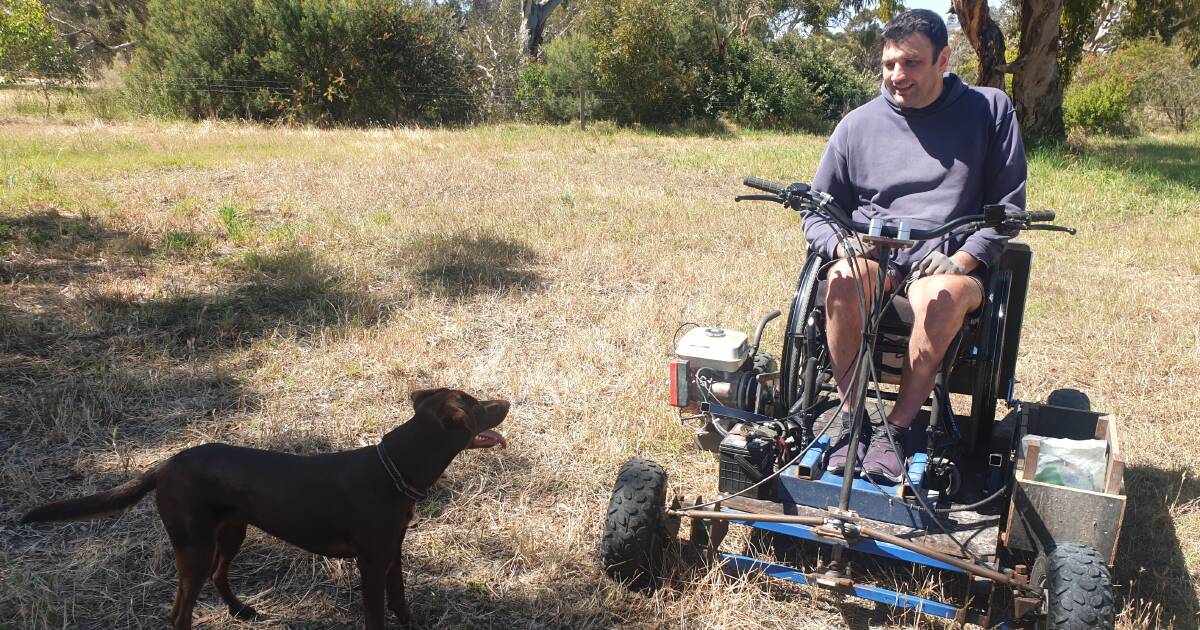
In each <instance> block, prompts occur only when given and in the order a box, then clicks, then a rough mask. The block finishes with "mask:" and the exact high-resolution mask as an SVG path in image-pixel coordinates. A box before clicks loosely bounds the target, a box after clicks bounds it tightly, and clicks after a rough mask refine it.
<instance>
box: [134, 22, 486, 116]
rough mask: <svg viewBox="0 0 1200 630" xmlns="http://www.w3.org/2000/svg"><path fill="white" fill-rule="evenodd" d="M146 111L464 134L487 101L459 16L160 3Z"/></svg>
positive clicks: (149, 45)
mask: <svg viewBox="0 0 1200 630" xmlns="http://www.w3.org/2000/svg"><path fill="white" fill-rule="evenodd" d="M148 11H149V18H148V21H147V23H146V24H145V26H144V27H143V28H142V29H141V31H140V33H139V34H138V41H139V49H138V51H137V54H136V55H135V57H134V62H133V66H132V68H131V71H130V74H129V81H128V85H129V87H130V89H131V92H132V93H133V94H134V95H135V96H137V97H139V99H138V100H139V101H140V103H141V105H142V107H143V109H146V110H149V111H151V112H158V113H175V114H181V115H185V116H190V117H204V116H245V117H249V118H256V119H283V120H291V121H299V122H316V123H349V124H374V123H396V122H419V123H457V122H463V121H465V120H468V119H469V118H470V117H471V116H472V114H473V113H474V111H475V107H476V106H477V98H476V95H475V94H474V92H473V91H472V89H471V86H472V85H473V83H474V81H473V76H472V74H471V71H470V69H469V65H468V63H467V60H466V58H465V56H464V55H462V54H461V53H460V51H459V49H458V45H457V41H456V37H455V30H454V24H453V21H452V16H451V14H450V13H449V12H448V11H447V10H444V9H439V8H437V7H430V6H427V5H425V4H423V3H419V2H415V1H414V2H392V1H388V0H151V2H150V5H149V9H148Z"/></svg>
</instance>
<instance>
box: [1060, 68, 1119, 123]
mask: <svg viewBox="0 0 1200 630" xmlns="http://www.w3.org/2000/svg"><path fill="white" fill-rule="evenodd" d="M1133 94H1134V90H1133V83H1132V82H1131V81H1129V80H1128V79H1126V78H1123V77H1120V76H1115V75H1114V76H1104V77H1102V78H1098V79H1096V80H1091V81H1086V82H1078V83H1075V84H1073V85H1072V86H1071V87H1070V89H1068V90H1067V94H1066V96H1065V97H1064V98H1063V122H1064V123H1065V124H1066V126H1067V128H1068V129H1082V130H1084V131H1088V132H1091V133H1112V134H1118V133H1126V132H1128V131H1129V130H1130V125H1129V123H1128V121H1129V116H1130V114H1131V113H1132V112H1133V109H1134V106H1135V104H1136V101H1135V99H1134V97H1133Z"/></svg>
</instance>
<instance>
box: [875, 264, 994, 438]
mask: <svg viewBox="0 0 1200 630" xmlns="http://www.w3.org/2000/svg"><path fill="white" fill-rule="evenodd" d="M908 301H909V303H911V304H912V309H913V331H912V336H911V337H909V338H908V356H907V357H905V359H904V369H903V373H902V375H901V377H900V393H899V395H898V396H897V399H896V406H895V407H893V408H892V413H891V414H890V415H889V416H888V422H891V423H892V424H894V425H896V426H899V427H907V426H909V425H911V424H912V421H913V419H914V418H916V417H917V412H919V411H920V410H921V406H922V405H924V404H925V401H926V400H927V399H928V398H929V393H930V392H931V391H933V381H934V378H935V377H936V376H937V372H938V369H940V368H941V365H942V357H944V356H945V354H946V350H947V349H949V347H950V342H951V341H953V340H954V336H955V335H956V334H958V331H959V329H961V328H962V325H963V320H964V319H965V318H966V316H967V313H970V312H971V311H973V310H975V309H977V308H979V305H980V304H982V303H983V290H982V288H981V287H980V284H979V281H978V280H976V279H975V278H973V277H971V276H951V275H937V276H927V277H925V278H921V279H919V280H916V281H915V282H913V283H912V285H911V286H910V287H909V288H908Z"/></svg>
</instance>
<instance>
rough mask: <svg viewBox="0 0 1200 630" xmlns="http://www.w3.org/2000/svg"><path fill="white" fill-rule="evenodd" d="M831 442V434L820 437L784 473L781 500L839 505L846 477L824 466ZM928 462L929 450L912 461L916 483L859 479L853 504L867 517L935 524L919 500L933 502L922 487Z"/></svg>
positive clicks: (923, 525) (898, 522) (817, 505)
mask: <svg viewBox="0 0 1200 630" xmlns="http://www.w3.org/2000/svg"><path fill="white" fill-rule="evenodd" d="M829 442H830V440H829V437H828V436H824V437H822V438H821V439H819V440H817V442H816V444H814V445H813V446H812V448H810V449H808V452H806V453H805V454H804V456H803V457H801V458H800V461H799V462H797V463H796V464H795V465H792V466H789V467H788V468H787V469H786V470H784V471H783V473H782V474H780V476H779V499H780V501H781V502H783V503H794V504H796V505H806V506H809V507H814V508H818V509H825V508H829V507H830V506H836V505H837V504H838V495H839V493H840V492H841V490H842V476H841V475H835V474H833V473H831V472H827V471H825V470H824V469H823V468H822V464H823V462H824V461H825V451H826V450H827V449H828V448H829ZM926 462H927V457H926V455H925V453H917V454H915V455H913V457H912V461H911V462H910V463H909V465H908V479H909V480H911V481H912V485H909V484H906V483H900V484H893V485H883V484H876V483H872V482H870V481H867V480H865V479H855V480H854V485H853V488H852V490H851V496H850V505H851V506H852V507H853V509H854V511H855V512H856V513H857V514H858V515H859V516H862V517H864V518H869V519H874V520H878V521H883V522H885V523H893V524H895V525H904V526H906V527H915V528H921V529H924V528H927V527H931V526H933V520H932V519H931V518H930V517H929V514H928V513H927V512H925V510H924V508H923V507H922V506H921V503H920V501H918V500H917V496H918V495H920V496H921V498H923V499H925V503H926V504H930V497H929V491H928V490H926V489H925V488H924V487H923V486H922V482H923V481H924V478H925V466H926Z"/></svg>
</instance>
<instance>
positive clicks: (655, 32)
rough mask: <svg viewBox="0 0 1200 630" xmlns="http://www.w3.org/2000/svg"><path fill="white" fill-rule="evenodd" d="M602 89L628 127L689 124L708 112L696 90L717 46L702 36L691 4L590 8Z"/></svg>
mask: <svg viewBox="0 0 1200 630" xmlns="http://www.w3.org/2000/svg"><path fill="white" fill-rule="evenodd" d="M588 9H589V12H588V13H587V14H586V15H585V24H586V28H587V33H588V35H589V36H590V38H591V41H592V42H593V43H594V45H595V64H594V66H593V71H594V73H595V78H596V85H597V87H598V88H600V89H601V90H603V91H604V92H605V94H604V96H605V98H608V99H611V100H612V101H613V102H612V103H611V104H610V111H611V113H612V114H613V115H615V116H616V117H617V118H619V119H621V120H623V121H626V122H641V123H669V122H678V121H682V120H686V119H687V118H689V117H690V116H692V115H693V114H695V113H697V112H699V111H701V110H702V109H703V108H702V106H701V104H700V102H699V99H698V97H697V92H696V87H697V83H698V81H699V77H700V73H701V71H702V69H703V67H704V64H702V63H699V59H701V58H703V57H704V56H705V55H706V54H707V53H708V52H709V51H710V50H711V45H710V44H709V42H707V41H705V39H704V38H703V37H701V36H700V35H699V34H698V33H697V32H696V31H697V29H696V24H695V22H696V20H695V16H696V13H695V12H694V11H692V10H691V9H692V6H691V5H690V4H689V2H687V0H621V1H619V2H612V3H609V2H603V3H595V4H592V5H589V7H588Z"/></svg>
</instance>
